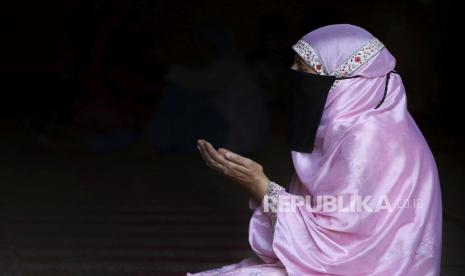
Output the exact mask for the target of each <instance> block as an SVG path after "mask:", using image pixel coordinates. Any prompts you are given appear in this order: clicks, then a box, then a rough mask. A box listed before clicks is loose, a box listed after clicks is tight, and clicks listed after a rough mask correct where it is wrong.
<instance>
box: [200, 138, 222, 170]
mask: <svg viewBox="0 0 465 276" xmlns="http://www.w3.org/2000/svg"><path fill="white" fill-rule="evenodd" d="M200 152H201V153H202V154H203V156H204V160H205V163H206V164H207V165H208V166H209V167H211V168H213V169H223V166H222V165H221V164H220V163H219V162H217V161H216V160H215V159H214V158H213V157H212V156H211V154H210V152H209V150H208V149H207V145H206V143H200Z"/></svg>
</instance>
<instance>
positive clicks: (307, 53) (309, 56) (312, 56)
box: [292, 40, 327, 75]
mask: <svg viewBox="0 0 465 276" xmlns="http://www.w3.org/2000/svg"><path fill="white" fill-rule="evenodd" d="M292 49H294V51H295V52H296V53H297V54H298V55H299V56H300V57H301V58H302V59H303V60H304V61H305V62H306V63H307V64H308V65H310V67H312V68H313V69H314V70H315V71H316V72H317V74H319V75H326V74H327V73H326V72H325V69H324V66H323V63H322V62H321V60H320V58H319V57H318V55H317V54H316V51H315V50H314V49H313V48H312V46H310V45H309V44H308V43H307V42H305V41H303V40H299V41H297V43H296V44H294V46H292Z"/></svg>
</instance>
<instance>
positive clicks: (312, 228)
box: [249, 24, 442, 275]
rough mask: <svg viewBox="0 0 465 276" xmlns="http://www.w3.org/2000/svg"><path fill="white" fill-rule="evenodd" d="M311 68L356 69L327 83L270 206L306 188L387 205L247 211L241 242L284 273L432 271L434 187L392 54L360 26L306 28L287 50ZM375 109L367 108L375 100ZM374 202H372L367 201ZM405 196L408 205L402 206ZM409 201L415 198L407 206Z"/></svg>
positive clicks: (436, 236) (438, 217)
mask: <svg viewBox="0 0 465 276" xmlns="http://www.w3.org/2000/svg"><path fill="white" fill-rule="evenodd" d="M293 49H294V50H295V52H296V53H297V54H299V55H300V56H301V57H302V58H303V59H304V60H305V61H306V62H307V63H308V64H309V65H310V66H311V67H313V68H314V69H315V70H316V71H317V73H318V74H320V75H331V76H354V75H358V76H363V78H350V79H344V80H338V81H336V83H335V85H333V87H332V88H331V90H330V92H329V94H328V97H327V100H326V103H325V106H324V111H323V115H322V119H321V122H320V125H319V127H318V131H317V135H316V140H315V148H314V150H313V152H312V153H302V152H297V151H292V161H293V164H294V168H295V175H294V177H293V179H292V181H291V184H290V187H289V189H288V190H289V191H288V192H287V191H282V192H280V193H279V206H283V205H286V206H289V201H288V200H290V199H296V197H297V196H307V195H311V196H312V198H311V203H312V207H315V208H316V207H318V206H319V205H320V203H319V202H317V198H318V197H321V196H326V195H330V196H340V197H341V199H342V200H343V205H342V207H344V208H345V207H348V204H349V203H350V198H351V197H354V196H360V197H362V198H367V197H371V200H370V201H369V205H370V206H372V204H373V203H375V204H376V203H379V199H381V198H386V199H387V200H388V202H389V203H390V206H391V207H392V212H391V211H387V210H384V211H383V210H381V211H377V212H367V211H366V210H362V211H361V212H342V211H339V210H336V211H328V210H318V209H313V210H311V209H310V210H309V209H308V206H305V205H304V206H301V205H297V206H295V205H294V207H295V208H297V210H294V211H288V212H278V213H277V216H276V217H277V220H276V226H275V228H274V231H273V227H272V225H271V222H270V219H269V216H268V214H267V213H265V212H264V211H263V210H262V208H256V209H255V211H254V214H253V216H252V219H251V222H250V226H249V241H250V244H251V246H252V249H253V250H254V251H255V253H256V254H257V255H258V256H259V257H260V258H261V259H262V260H263V261H264V262H266V263H276V262H279V263H281V264H282V265H283V266H284V267H285V269H286V272H287V273H288V274H289V275H439V269H440V260H441V237H442V236H441V235H442V232H441V225H442V205H441V191H440V185H439V178H438V172H437V167H436V163H435V160H434V157H433V155H432V153H431V150H430V148H429V146H428V144H427V142H426V140H425V139H424V137H423V135H422V133H421V132H420V130H419V128H418V126H417V125H416V123H415V121H414V119H413V118H412V117H411V115H410V114H409V112H408V110H407V100H406V94H405V89H404V86H403V84H402V80H401V77H400V76H399V75H398V74H390V75H391V78H390V79H389V86H388V88H387V90H386V95H385V96H384V93H385V84H386V81H387V80H388V76H389V72H391V71H392V70H393V69H394V67H395V64H396V60H395V58H394V57H393V56H392V55H391V53H390V52H389V51H388V50H387V48H386V47H385V46H384V44H383V43H381V42H380V41H379V40H378V39H377V38H375V37H374V36H373V35H372V34H370V33H369V32H368V31H366V30H364V29H362V28H360V27H357V26H353V25H349V24H338V25H329V26H325V27H322V28H319V29H317V30H314V31H312V32H310V33H308V34H306V35H305V36H304V37H303V38H302V39H300V40H299V41H298V42H297V43H296V44H295V45H294V47H293ZM383 97H384V101H383V102H382V104H381V105H380V106H379V107H378V108H374V107H376V106H377V104H378V103H379V102H380V101H381V100H382V99H383ZM377 200H378V201H377ZM405 202H408V203H409V207H405V206H404V207H403V208H402V205H401V204H402V203H405ZM414 202H417V203H418V202H421V203H422V204H417V205H416V206H413V205H414Z"/></svg>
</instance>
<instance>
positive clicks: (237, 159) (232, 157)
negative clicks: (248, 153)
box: [221, 149, 255, 168]
mask: <svg viewBox="0 0 465 276" xmlns="http://www.w3.org/2000/svg"><path fill="white" fill-rule="evenodd" d="M221 152H224V154H223V156H224V158H225V159H226V160H228V161H231V162H234V163H236V164H238V165H241V166H243V167H246V168H249V167H250V166H252V164H254V163H255V162H254V161H252V160H251V159H249V158H246V157H244V156H241V155H239V154H237V153H234V152H232V151H229V150H226V149H221Z"/></svg>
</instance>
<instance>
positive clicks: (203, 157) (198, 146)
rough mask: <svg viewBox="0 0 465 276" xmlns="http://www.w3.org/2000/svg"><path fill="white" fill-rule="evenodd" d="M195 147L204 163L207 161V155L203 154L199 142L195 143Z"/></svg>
mask: <svg viewBox="0 0 465 276" xmlns="http://www.w3.org/2000/svg"><path fill="white" fill-rule="evenodd" d="M197 149H198V150H199V153H200V156H201V157H202V159H203V161H204V162H205V163H206V162H207V157H206V156H205V153H204V150H203V149H202V147H201V146H200V144H199V145H197Z"/></svg>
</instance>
